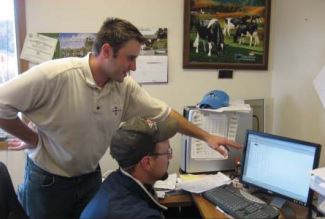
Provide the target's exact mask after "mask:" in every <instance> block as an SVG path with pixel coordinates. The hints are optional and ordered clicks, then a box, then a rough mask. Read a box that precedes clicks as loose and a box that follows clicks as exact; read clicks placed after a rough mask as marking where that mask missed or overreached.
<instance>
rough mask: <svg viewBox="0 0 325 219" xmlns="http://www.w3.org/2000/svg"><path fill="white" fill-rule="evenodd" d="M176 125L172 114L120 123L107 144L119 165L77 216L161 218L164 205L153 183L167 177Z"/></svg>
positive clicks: (135, 218) (128, 218) (164, 208)
mask: <svg viewBox="0 0 325 219" xmlns="http://www.w3.org/2000/svg"><path fill="white" fill-rule="evenodd" d="M177 125H178V124H177V121H176V120H175V119H174V118H172V117H169V118H168V119H166V120H164V121H162V122H157V123H156V122H154V121H152V120H149V119H144V118H140V117H134V118H133V119H131V120H128V121H127V122H125V123H124V124H122V125H121V127H120V128H119V129H118V130H117V131H116V133H115V134H114V136H113V138H112V141H111V147H110V152H111V155H112V157H113V158H114V159H115V160H116V161H117V162H118V164H119V167H120V168H119V169H118V170H116V171H115V172H113V173H111V174H110V175H109V176H108V177H107V178H106V179H105V181H104V182H103V184H102V185H101V187H100V189H99V190H98V192H97V193H96V195H95V196H94V198H93V199H92V200H91V201H90V202H89V203H88V205H87V207H86V208H85V210H84V211H83V213H82V214H81V217H80V218H85V219H86V218H101V219H104V218H123V219H137V218H138V219H146V218H163V214H162V211H163V210H166V209H167V208H166V207H165V206H163V205H161V204H159V202H158V200H157V196H156V193H155V191H154V189H153V185H154V183H155V182H156V181H157V180H165V179H166V178H167V177H168V173H167V169H168V165H169V160H170V159H171V158H172V148H171V147H170V145H169V138H171V137H173V136H174V135H175V134H176V132H177V129H178V127H177Z"/></svg>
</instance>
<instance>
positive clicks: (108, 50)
mask: <svg viewBox="0 0 325 219" xmlns="http://www.w3.org/2000/svg"><path fill="white" fill-rule="evenodd" d="M100 53H101V55H102V56H103V57H104V58H108V57H110V56H112V55H113V48H112V47H111V45H109V43H104V44H103V45H102V48H101V50H100Z"/></svg>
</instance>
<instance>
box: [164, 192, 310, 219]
mask: <svg viewBox="0 0 325 219" xmlns="http://www.w3.org/2000/svg"><path fill="white" fill-rule="evenodd" d="M159 202H160V203H161V204H163V205H165V206H167V207H189V206H196V207H197V209H198V210H199V212H200V215H201V217H202V218H207V219H208V218H209V219H211V218H227V216H226V215H225V214H224V213H222V212H221V211H219V210H217V209H216V207H215V206H214V205H213V204H211V203H210V202H209V201H207V200H206V199H205V198H203V197H202V196H201V195H198V194H190V193H184V194H177V195H169V196H167V197H166V198H164V199H161V200H160V201H159ZM287 205H288V206H289V207H290V208H291V209H292V210H293V211H294V213H295V214H296V218H307V216H308V209H307V208H305V207H302V206H300V205H297V204H294V203H291V202H290V203H289V204H287ZM279 218H285V216H284V215H283V213H282V212H281V211H280V217H279Z"/></svg>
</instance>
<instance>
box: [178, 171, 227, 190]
mask: <svg viewBox="0 0 325 219" xmlns="http://www.w3.org/2000/svg"><path fill="white" fill-rule="evenodd" d="M230 182H231V179H230V178H229V177H228V176H226V175H225V174H223V173H221V172H218V173H217V174H214V175H206V176H203V177H200V178H197V179H193V180H189V181H183V182H181V183H179V184H178V185H177V186H178V188H179V189H183V190H186V191H189V192H192V193H202V192H205V191H208V190H210V189H213V188H214V187H217V186H221V185H224V184H229V183H230Z"/></svg>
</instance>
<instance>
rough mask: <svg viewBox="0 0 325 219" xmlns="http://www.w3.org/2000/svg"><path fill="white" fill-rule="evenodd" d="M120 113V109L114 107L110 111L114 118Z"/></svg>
mask: <svg viewBox="0 0 325 219" xmlns="http://www.w3.org/2000/svg"><path fill="white" fill-rule="evenodd" d="M121 111H122V109H120V108H119V107H117V106H114V107H113V109H112V112H113V113H114V115H115V116H117V114H118V113H119V112H121Z"/></svg>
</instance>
